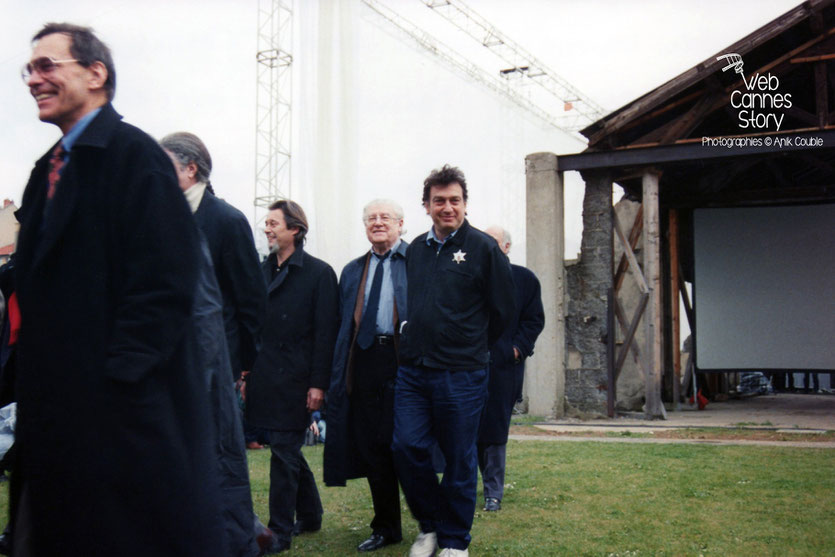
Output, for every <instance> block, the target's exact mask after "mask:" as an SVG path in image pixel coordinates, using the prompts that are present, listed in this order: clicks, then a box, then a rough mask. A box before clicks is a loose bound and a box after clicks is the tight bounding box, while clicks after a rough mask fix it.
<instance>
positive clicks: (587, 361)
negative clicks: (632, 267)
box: [565, 174, 612, 415]
mask: <svg viewBox="0 0 835 557" xmlns="http://www.w3.org/2000/svg"><path fill="white" fill-rule="evenodd" d="M584 178H585V180H586V191H585V197H584V199H583V239H582V243H581V248H580V260H579V261H577V262H576V263H574V264H570V265H568V266H567V267H566V284H567V304H566V309H567V312H566V316H565V335H566V351H567V357H566V370H565V404H566V414H568V415H571V414H572V413H574V414H576V413H582V414H589V413H590V414H605V413H606V373H607V371H606V338H607V336H606V335H607V330H606V314H607V293H608V290H609V288H610V287H611V285H612V220H611V210H612V182H611V178H610V177H609V176H608V175H607V174H594V175H589V176H584Z"/></svg>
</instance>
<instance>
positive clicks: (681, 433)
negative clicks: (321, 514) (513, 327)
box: [510, 425, 835, 442]
mask: <svg viewBox="0 0 835 557" xmlns="http://www.w3.org/2000/svg"><path fill="white" fill-rule="evenodd" d="M510 434H511V435H537V436H541V437H650V438H656V439H700V440H720V441H721V440H729V441H731V440H747V441H809V442H832V441H835V431H827V432H825V433H788V432H784V431H776V430H772V429H746V428H682V429H665V430H661V431H657V430H656V431H652V432H639V433H635V432H633V431H629V430H624V431H622V432H612V431H595V429H594V428H589V429H588V430H584V431H565V432H563V431H546V430H543V429H540V428H538V427H534V426H531V425H512V426H510Z"/></svg>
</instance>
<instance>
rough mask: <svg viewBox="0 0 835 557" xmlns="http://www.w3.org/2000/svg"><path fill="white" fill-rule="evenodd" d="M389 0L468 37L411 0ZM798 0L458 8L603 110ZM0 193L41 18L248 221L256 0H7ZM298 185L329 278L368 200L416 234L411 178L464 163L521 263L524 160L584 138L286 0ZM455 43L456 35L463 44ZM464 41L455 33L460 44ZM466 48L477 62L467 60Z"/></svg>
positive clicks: (353, 241)
mask: <svg viewBox="0 0 835 557" xmlns="http://www.w3.org/2000/svg"><path fill="white" fill-rule="evenodd" d="M385 2H386V4H387V5H389V6H392V7H393V8H394V9H395V10H397V11H398V12H399V13H401V14H402V15H404V16H407V17H409V18H410V19H412V20H413V21H415V22H416V23H418V22H419V23H420V24H421V25H423V26H425V29H426V30H427V31H429V32H430V33H432V34H436V36H437V37H438V38H441V39H442V40H445V41H453V42H454V41H456V40H461V37H460V35H457V34H456V32H455V31H454V30H453V29H451V28H450V26H449V24H448V23H446V22H445V21H443V20H442V19H441V18H439V17H438V16H436V15H435V14H433V13H431V10H429V9H428V8H426V7H425V6H424V5H423V4H422V2H420V0H385ZM796 4H797V2H794V1H791V0H788V1H787V0H738V1H735V2H727V1H719V0H700V1H693V2H691V1H683V0H681V1H677V2H672V1H669V0H666V1H660V0H642V1H618V0H584V1H581V0H514V1H513V2H508V1H506V0H470V1H469V2H468V5H469V6H470V7H471V8H472V9H474V10H475V11H477V12H478V13H479V14H480V15H481V16H483V17H484V18H485V19H486V20H487V21H489V22H490V23H492V24H493V25H495V26H496V27H497V28H498V29H499V30H501V31H502V32H503V33H504V34H505V35H507V36H509V37H511V38H512V39H514V40H515V41H516V42H518V43H520V44H521V45H523V46H524V47H525V48H526V49H527V50H528V51H530V52H531V53H533V54H534V55H535V56H537V57H538V58H539V59H541V60H542V61H544V62H545V63H546V64H547V65H548V66H549V67H550V68H551V69H553V70H556V72H557V73H558V74H559V75H561V76H562V77H563V78H565V79H566V80H568V81H569V82H570V83H572V84H573V85H574V86H576V87H577V88H579V89H580V90H581V91H582V92H583V93H585V94H586V95H588V96H589V97H590V98H592V99H594V100H595V101H596V102H597V103H599V104H600V105H602V106H603V107H604V108H605V109H606V110H607V111H609V110H614V109H617V108H619V107H620V106H622V105H624V104H626V103H628V102H629V101H631V100H633V99H635V98H637V97H638V96H640V95H642V94H644V93H645V92H647V91H649V90H651V89H653V88H655V87H657V86H659V85H661V84H662V83H664V82H666V81H668V80H669V79H671V78H673V77H675V76H676V75H678V74H679V73H681V72H682V71H684V70H686V69H688V68H690V67H691V66H693V65H695V64H697V63H699V62H701V61H702V60H704V59H706V58H707V57H709V56H711V55H714V54H716V53H718V52H720V51H721V50H722V49H723V48H725V47H726V46H728V45H730V44H732V43H733V42H735V41H736V40H738V39H740V38H741V37H743V36H744V35H746V34H748V33H750V32H751V31H753V30H755V29H757V28H758V27H760V26H762V25H763V24H765V23H767V22H769V21H771V20H772V19H773V18H775V17H777V16H779V15H780V14H782V13H784V12H785V11H788V10H789V9H791V8H792V7H794V6H795V5H796ZM0 14H1V15H2V18H0V31H2V32H0V82H2V83H3V84H4V85H3V86H2V87H0V106H2V109H0V111H2V112H1V113H2V121H1V122H0V126H2V129H3V130H4V133H3V134H2V136H0V197H7V198H11V199H13V200H15V201H16V202H18V203H19V202H20V198H21V194H22V190H23V186H24V185H25V182H26V179H27V177H28V174H29V172H30V170H31V168H32V163H33V162H34V161H35V160H36V159H37V158H38V157H39V156H40V155H41V154H43V152H45V150H46V149H47V148H48V147H49V146H50V145H51V144H52V143H54V142H55V141H56V140H57V139H58V137H59V131H58V129H57V128H56V127H54V126H51V125H47V124H43V123H41V122H39V121H38V120H37V112H36V107H35V103H34V101H33V100H32V98H31V97H30V96H29V94H28V91H27V89H26V88H25V87H24V85H23V83H22V81H21V80H20V77H19V69H20V66H21V65H22V64H24V63H25V62H26V61H27V60H28V58H29V55H30V43H29V39H30V37H31V36H32V34H34V33H35V32H36V31H37V30H38V29H39V28H40V27H41V25H42V24H43V23H45V22H47V21H71V22H74V23H80V24H86V25H91V26H93V27H94V28H95V29H96V31H97V32H98V34H99V36H100V37H101V38H102V39H103V40H104V41H105V42H107V43H108V44H109V45H110V46H111V48H112V50H113V52H114V58H115V64H116V69H117V75H118V86H117V93H116V98H115V100H114V106H115V107H116V109H117V111H119V112H120V113H121V114H123V115H124V117H125V120H126V121H128V122H131V123H133V124H136V125H138V126H139V127H141V128H143V129H144V130H145V131H147V132H148V133H150V134H151V135H152V136H154V137H156V138H160V137H162V136H163V135H165V134H166V133H169V132H172V131H177V130H188V131H192V132H194V133H196V134H198V135H199V136H200V137H202V138H203V140H204V141H205V142H206V144H207V145H208V147H209V149H210V151H211V153H212V157H213V159H214V171H213V175H212V181H213V183H214V185H215V189H216V190H217V192H218V194H219V195H220V196H221V197H223V198H225V199H226V200H227V201H229V202H230V203H232V204H233V205H235V206H237V207H238V208H239V209H241V210H242V211H244V213H245V214H246V215H247V216H248V217H249V218H250V219H253V217H254V211H253V208H252V207H253V203H252V199H253V197H254V184H255V154H254V153H255V90H256V73H255V71H256V62H255V53H256V50H257V37H256V28H257V0H234V1H233V0H227V1H221V0H200V1H197V0H167V1H162V0H145V1H142V2H139V1H126V0H108V1H106V2H105V1H92V0H73V1H72V2H67V1H66V0H64V1H60V2H59V1H53V0H38V1H36V2H33V1H26V2H24V1H12V0H0ZM295 19H296V21H295V25H294V34H295V36H294V47H293V50H294V52H293V55H294V77H293V80H294V98H293V127H294V144H293V146H292V149H293V160H294V166H293V186H292V188H291V192H289V193H290V194H291V196H292V197H294V198H296V199H298V200H299V201H300V202H302V204H303V206H305V209H307V211H308V213H309V216H310V217H311V221H312V230H311V235H310V238H311V240H310V242H311V244H310V250H311V251H313V252H314V253H316V254H318V255H320V256H322V257H324V258H325V259H327V260H328V261H329V262H331V264H332V265H333V266H334V267H335V268H336V269H337V271H339V269H340V268H341V266H342V265H343V264H344V263H345V262H347V261H348V259H349V258H351V257H354V256H356V255H359V254H360V253H361V252H362V251H363V250H364V249H366V248H367V243H366V242H365V240H364V235H363V232H362V228H361V225H360V210H361V208H362V205H363V204H364V203H365V202H366V201H368V200H370V199H371V198H373V197H381V196H385V197H392V198H394V199H396V200H397V201H399V202H400V203H401V204H403V205H404V207H405V208H406V218H407V222H406V227H407V229H408V233H407V234H406V237H407V238H411V237H413V236H414V235H416V234H418V233H420V232H422V231H424V230H426V229H427V228H428V226H429V219H428V217H426V215H425V214H424V213H423V212H422V210H421V208H420V204H419V199H420V188H421V183H422V181H423V178H424V177H425V175H426V174H427V173H428V172H429V170H431V169H432V168H434V167H437V166H440V165H441V164H443V163H446V162H450V163H452V164H457V165H460V166H461V167H462V169H463V170H464V171H465V173H466V174H467V176H468V180H469V183H470V189H471V191H470V203H469V207H468V209H469V215H470V219H471V221H472V222H473V223H474V224H475V225H477V226H480V227H484V226H487V225H489V224H491V223H493V222H499V223H501V224H505V225H506V226H507V227H508V228H510V230H511V231H512V232H513V233H514V240H515V241H516V242H515V243H516V249H515V251H514V252H512V258H513V259H514V261H517V262H523V261H524V246H525V243H524V241H525V234H524V232H525V227H524V157H525V155H526V154H529V153H532V152H537V151H552V152H555V153H558V154H560V153H563V154H564V153H569V152H579V151H581V150H583V148H584V146H583V145H582V144H581V143H580V142H578V141H576V140H574V139H572V138H570V137H568V136H567V135H566V134H564V133H562V132H560V131H558V130H555V129H554V128H552V127H549V126H547V125H545V124H543V123H542V122H540V121H538V120H537V119H536V118H534V117H532V116H530V115H526V114H525V113H522V112H521V111H520V110H519V109H518V108H516V107H515V105H512V104H510V103H509V102H507V101H505V100H502V99H499V98H497V97H496V96H495V94H494V93H492V92H490V91H488V90H486V89H485V88H483V87H480V86H478V85H475V84H473V83H471V82H470V81H469V80H468V79H467V78H465V77H462V76H460V75H457V74H456V72H454V71H451V70H449V69H447V68H445V67H442V66H441V65H439V64H438V62H437V60H436V59H435V58H433V57H432V56H431V55H429V54H427V53H425V52H422V51H421V49H420V48H418V47H416V46H415V45H414V44H413V43H411V42H410V41H408V40H406V39H405V38H404V37H403V36H402V35H400V34H399V33H397V32H395V31H394V30H392V29H391V28H390V27H388V26H386V25H385V23H384V22H383V21H382V20H380V19H379V18H377V17H375V16H374V14H373V13H372V12H371V11H370V10H369V9H368V8H367V7H366V6H364V5H362V4H361V3H360V2H359V0H354V1H349V0H319V1H318V2H317V1H316V0H303V1H302V0H296V10H295ZM456 37H457V38H456ZM465 42H466V41H462V42H461V43H460V44H461V45H462V48H463V45H464V43H465ZM474 56H475V55H474ZM581 200H582V183H581V182H580V180H579V177H577V176H569V177H568V178H567V186H566V201H567V209H566V229H567V230H566V257H569V258H570V257H573V256H574V255H575V254H576V252H577V251H578V249H579V241H580V223H581V215H580V212H581Z"/></svg>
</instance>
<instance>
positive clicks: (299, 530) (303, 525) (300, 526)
mask: <svg viewBox="0 0 835 557" xmlns="http://www.w3.org/2000/svg"><path fill="white" fill-rule="evenodd" d="M321 529H322V519H319V522H308V521H307V520H297V521H296V523H295V524H293V535H294V536H298V535H301V534H304V533H305V532H318V531H319V530H321Z"/></svg>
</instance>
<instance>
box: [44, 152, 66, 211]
mask: <svg viewBox="0 0 835 557" xmlns="http://www.w3.org/2000/svg"><path fill="white" fill-rule="evenodd" d="M65 153H66V151H65V150H64V143H63V142H60V141H59V142H58V145H56V146H55V149H54V150H53V151H52V156H51V157H50V158H49V176H48V177H47V180H49V188H47V190H46V198H47V199H52V197H53V196H54V195H55V185H56V184H57V183H58V179H59V178H61V167H63V166H64V154H65Z"/></svg>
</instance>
